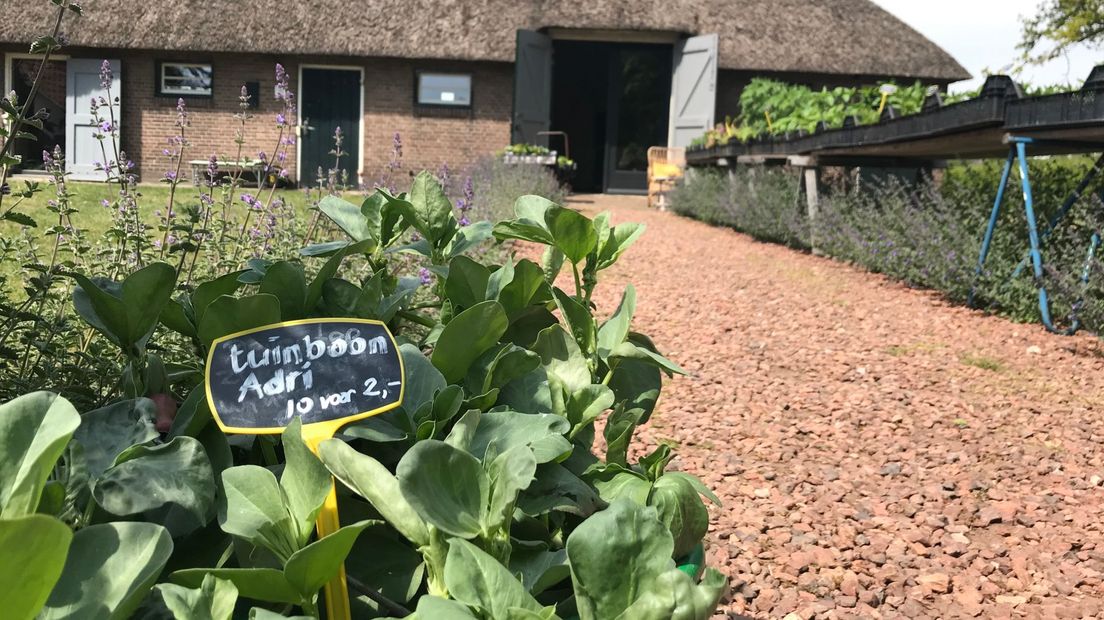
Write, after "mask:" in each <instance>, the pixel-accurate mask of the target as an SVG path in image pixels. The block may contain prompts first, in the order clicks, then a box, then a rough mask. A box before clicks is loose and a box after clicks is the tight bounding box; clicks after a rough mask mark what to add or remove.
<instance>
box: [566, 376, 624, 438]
mask: <svg viewBox="0 0 1104 620" xmlns="http://www.w3.org/2000/svg"><path fill="white" fill-rule="evenodd" d="M612 406H613V390H611V389H609V388H608V387H606V386H604V385H601V384H597V383H592V384H591V385H588V386H585V387H583V388H582V389H580V390H576V391H575V392H572V393H570V394H566V398H565V399H564V410H563V414H564V415H565V416H566V417H567V421H568V422H570V423H571V434H570V437H572V438H574V437H576V436H577V435H578V434H579V433H581V432H584V431H586V429H588V428H590V426H591V425H592V424H593V423H594V421H595V420H597V419H598V416H600V415H602V412H603V411H605V410H607V409H609V408H610V407H612Z"/></svg>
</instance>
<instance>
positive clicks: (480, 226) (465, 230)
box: [448, 222, 493, 256]
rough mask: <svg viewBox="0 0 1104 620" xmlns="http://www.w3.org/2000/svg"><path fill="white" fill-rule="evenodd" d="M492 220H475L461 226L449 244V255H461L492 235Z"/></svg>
mask: <svg viewBox="0 0 1104 620" xmlns="http://www.w3.org/2000/svg"><path fill="white" fill-rule="evenodd" d="M492 229H493V228H492V226H491V223H490V222H475V223H473V224H469V225H468V226H464V227H461V228H460V230H458V231H457V232H456V236H455V237H454V238H453V240H452V244H451V245H450V246H449V251H448V255H449V256H459V255H461V254H463V253H464V252H467V251H468V250H470V249H471V248H473V247H475V246H477V245H479V244H480V243H483V242H484V241H486V240H487V239H489V238H490V237H491V231H492Z"/></svg>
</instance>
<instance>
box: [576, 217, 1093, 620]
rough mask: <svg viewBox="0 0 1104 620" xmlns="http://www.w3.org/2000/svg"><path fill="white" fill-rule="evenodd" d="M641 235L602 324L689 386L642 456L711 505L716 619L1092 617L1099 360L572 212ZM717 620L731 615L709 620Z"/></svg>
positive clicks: (672, 233) (807, 270) (730, 242)
mask: <svg viewBox="0 0 1104 620" xmlns="http://www.w3.org/2000/svg"><path fill="white" fill-rule="evenodd" d="M571 206H573V207H575V208H579V209H582V210H584V211H587V212H590V213H594V212H597V211H599V210H605V209H610V210H612V211H613V221H614V223H617V222H623V221H640V222H644V223H646V224H647V225H648V227H649V229H648V232H647V233H645V235H644V237H643V238H642V239H641V240H640V241H639V242H638V243H637V244H636V245H635V246H634V247H633V248H632V249H631V250H629V252H628V253H627V254H626V255H625V257H623V259H622V261H621V263H620V264H619V266H618V267H617V268H615V269H614V270H612V271H611V272H607V273H608V274H609V275H607V278H606V280H605V281H604V282H603V283H602V284H601V285H600V286H599V292H600V293H601V294H600V295H599V296H598V298H597V300H596V301H597V303H598V306H599V311H600V313H602V314H608V313H609V312H611V311H612V310H613V308H615V307H616V304H617V300H618V298H619V296H620V292H621V290H622V289H623V287H624V285H625V284H626V283H628V282H630V281H631V282H633V283H634V284H635V286H636V287H637V299H638V302H637V314H636V318H635V323H634V325H635V326H636V328H637V329H638V330H640V331H642V332H644V333H646V334H649V335H651V336H652V337H653V338H654V340H655V341H656V343H657V345H658V346H659V347H660V349H661V350H663V351H664V352H665V353H666V354H667V355H668V356H669V357H671V358H672V359H674V360H676V361H677V362H678V363H680V364H682V365H683V367H685V368H687V369H688V370H689V371H690V372H692V373H693V376H692V377H690V378H678V379H675V380H674V381H671V382H670V383H669V385H668V387H667V389H666V391H665V392H664V398H663V401H662V403H661V406H660V409H659V411H658V412H657V414H656V415H655V416H654V417H653V418H652V422H651V423H650V425H649V427H648V428H647V429H646V430H645V431H643V433H642V439H643V440H644V443H647V444H649V445H650V444H653V443H654V442H657V441H673V442H674V443H675V444H677V446H678V453H679V455H680V456H679V457H678V458H677V459H676V461H675V462H674V463H675V466H676V467H679V468H681V469H685V470H687V471H691V472H693V473H695V474H697V475H699V476H701V477H702V478H703V479H704V480H705V482H706V484H708V485H709V486H710V487H711V488H713V489H714V490H715V491H716V492H717V494H718V495H719V496H720V497H721V498H722V500H723V501H724V507H723V508H719V509H712V517H713V519H712V521H713V525H712V527H711V532H710V535H709V539H708V555H709V559H710V564H711V565H713V566H717V567H720V568H721V569H722V570H723V571H724V572H726V573H727V574H728V575H729V576H730V577H731V582H732V591H731V594H730V595H729V597H728V598H727V599H726V600H725V602H724V607H723V608H724V610H725V611H726V612H727V613H728V617H733V618H737V617H744V616H750V617H752V618H788V619H794V618H803V619H808V618H845V617H861V618H891V617H904V618H928V617H930V618H955V617H963V618H969V617H983V618H1001V617H1029V618H1066V617H1068V618H1080V617H1101V615H1102V614H1104V600H1102V599H1104V584H1102V578H1104V534H1102V532H1101V522H1102V519H1104V514H1102V512H1101V507H1102V506H1104V487H1102V486H1101V484H1102V482H1104V449H1102V448H1101V440H1102V439H1104V421H1102V420H1100V412H1101V406H1100V405H1101V403H1102V398H1104V396H1102V395H1104V390H1102V388H1104V372H1102V370H1104V346H1102V342H1101V341H1100V340H1098V339H1096V338H1095V337H1093V336H1089V335H1084V336H1078V337H1075V338H1061V337H1057V336H1050V335H1048V334H1046V333H1045V332H1044V331H1043V330H1042V328H1041V327H1039V326H1037V325H1020V324H1015V323H1011V322H1009V321H1006V320H1004V319H1001V318H997V317H990V316H984V315H982V314H980V313H977V312H973V311H970V310H966V309H963V308H958V307H953V306H949V305H947V304H946V303H944V302H942V301H941V300H940V299H939V298H938V297H936V296H935V295H933V294H931V293H928V292H923V291H915V290H909V289H907V288H905V287H903V286H901V285H899V284H896V283H894V282H891V281H888V280H886V279H885V278H883V277H881V276H877V275H872V274H869V273H865V272H862V271H859V270H856V269H853V268H851V267H848V266H846V265H842V264H840V263H836V262H833V261H831V260H827V259H823V258H819V257H815V256H810V255H805V254H801V253H798V252H793V251H790V250H788V249H785V248H783V247H779V246H775V245H769V244H762V243H758V242H756V241H754V240H752V239H750V238H749V237H746V236H743V235H740V234H737V233H735V232H732V231H730V230H725V229H719V228H712V227H709V226H706V225H704V224H701V223H698V222H694V221H691V220H687V219H683V218H680V217H678V216H676V215H673V214H670V213H658V212H656V211H649V210H647V209H646V208H645V206H644V201H643V199H642V198H616V197H606V196H589V197H588V196H582V197H577V198H576V199H575V200H573V201H572V203H571ZM720 617H724V616H720Z"/></svg>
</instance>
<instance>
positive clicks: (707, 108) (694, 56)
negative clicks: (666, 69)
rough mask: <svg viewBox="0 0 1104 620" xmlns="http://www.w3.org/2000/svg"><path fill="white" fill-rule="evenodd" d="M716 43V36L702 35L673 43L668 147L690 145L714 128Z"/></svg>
mask: <svg viewBox="0 0 1104 620" xmlns="http://www.w3.org/2000/svg"><path fill="white" fill-rule="evenodd" d="M717 42H718V37H717V35H715V34H703V35H701V36H697V37H690V38H689V39H686V40H684V41H680V42H679V43H677V44H675V58H674V76H673V78H672V80H671V128H670V134H669V138H668V141H667V143H668V146H689V145H690V141H691V140H693V139H694V138H697V137H698V136H700V135H702V134H703V133H705V131H706V130H707V129H709V128H711V127H712V126H713V115H714V113H715V109H716V106H717Z"/></svg>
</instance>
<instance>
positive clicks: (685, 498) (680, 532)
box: [648, 472, 709, 557]
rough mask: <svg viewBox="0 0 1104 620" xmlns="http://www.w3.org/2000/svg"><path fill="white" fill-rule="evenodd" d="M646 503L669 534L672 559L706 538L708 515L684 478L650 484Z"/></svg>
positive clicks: (703, 505)
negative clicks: (671, 539) (671, 545)
mask: <svg viewBox="0 0 1104 620" xmlns="http://www.w3.org/2000/svg"><path fill="white" fill-rule="evenodd" d="M672 473H673V472H672ZM648 503H649V504H650V505H652V506H655V508H656V511H657V512H658V514H659V520H660V521H661V522H662V523H663V524H664V525H666V526H667V529H668V531H670V532H671V537H672V538H673V539H674V543H675V550H674V553H673V555H674V557H682V556H684V555H686V554H688V553H690V552H691V551H692V550H693V549H694V547H697V546H698V543H700V542H701V541H702V538H705V533H706V531H707V530H708V529H709V511H708V510H706V508H705V504H703V503H702V500H701V497H699V496H698V490H697V488H696V487H695V486H694V484H693V483H692V482H690V481H689V480H687V479H686V478H685V477H679V476H667V475H665V476H661V477H660V478H659V479H658V480H656V481H655V482H654V483H653V484H652V493H651V497H650V498H649V500H648Z"/></svg>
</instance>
